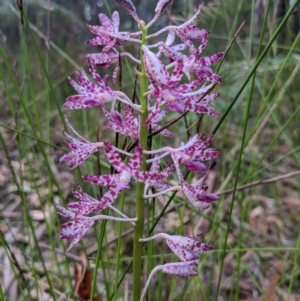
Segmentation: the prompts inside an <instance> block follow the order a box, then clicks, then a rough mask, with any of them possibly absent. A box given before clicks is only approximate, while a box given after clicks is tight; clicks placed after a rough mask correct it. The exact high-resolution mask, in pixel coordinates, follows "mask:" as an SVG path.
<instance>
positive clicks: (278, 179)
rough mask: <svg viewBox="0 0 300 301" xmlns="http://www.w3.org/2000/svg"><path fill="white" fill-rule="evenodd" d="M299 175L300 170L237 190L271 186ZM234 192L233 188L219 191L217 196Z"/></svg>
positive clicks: (259, 181) (239, 187)
mask: <svg viewBox="0 0 300 301" xmlns="http://www.w3.org/2000/svg"><path fill="white" fill-rule="evenodd" d="M298 175H300V170H298V171H294V172H290V173H287V174H285V175H282V176H278V177H274V178H271V179H268V180H258V181H255V182H252V183H248V184H245V185H242V186H238V187H237V188H236V190H243V189H247V188H251V187H254V186H257V185H263V184H270V183H273V182H278V181H281V180H284V179H287V178H291V177H293V176H298ZM233 190H234V189H233V188H231V189H227V190H223V191H218V192H217V193H216V194H217V195H222V194H227V193H231V192H233Z"/></svg>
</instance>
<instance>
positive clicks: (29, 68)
mask: <svg viewBox="0 0 300 301" xmlns="http://www.w3.org/2000/svg"><path fill="white" fill-rule="evenodd" d="M133 2H138V3H137V4H136V5H137V10H138V13H139V16H140V17H141V18H142V19H145V20H146V21H147V20H148V19H150V18H151V17H152V14H153V12H154V7H155V5H156V1H133ZM183 2H184V3H183ZM292 3H293V5H296V4H297V3H298V6H297V7H296V9H294V10H293V13H292V14H290V13H289V9H290V7H291V5H292ZM196 5H198V3H197V2H196V1H189V0H187V1H178V0H174V3H173V7H172V10H169V11H168V13H167V14H165V15H164V16H163V17H162V18H161V19H160V20H159V22H158V24H156V25H155V26H154V28H153V30H155V29H158V28H160V27H162V26H164V25H166V24H169V23H178V24H179V23H181V22H183V21H185V20H186V19H187V18H188V16H190V15H191V14H193V12H194V10H195V7H196ZM291 5H290V6H289V5H288V3H287V1H260V0H257V1H254V0H253V1H250V0H249V1H248V0H244V1H237V0H227V1H222V0H215V1H206V3H205V7H204V8H203V11H202V13H201V15H200V18H199V20H198V26H200V27H203V28H207V29H210V30H211V35H210V42H209V44H208V47H207V49H206V50H205V54H213V53H215V52H218V51H224V50H226V49H227V47H228V46H230V49H229V51H228V53H227V55H226V58H225V60H224V62H223V64H222V65H221V66H220V70H219V74H220V75H221V76H222V78H223V84H222V85H219V86H218V87H216V90H217V91H220V92H221V97H220V98H219V99H218V100H217V101H215V103H214V104H213V105H214V107H215V108H217V109H218V110H219V111H220V112H221V117H219V118H211V117H206V116H205V117H203V118H202V117H200V118H198V116H195V114H190V115H188V116H187V117H186V119H183V120H181V121H180V122H178V123H177V124H176V125H173V126H172V128H171V129H172V130H173V131H174V132H176V139H175V140H174V139H173V140H171V139H170V140H169V142H170V143H171V144H173V143H174V144H175V143H176V145H178V143H179V142H180V141H185V140H186V139H187V138H188V136H189V135H194V134H195V133H196V132H197V131H198V132H200V133H201V132H204V131H205V132H207V133H208V134H210V133H212V132H214V131H215V130H217V132H216V133H215V139H214V142H213V146H214V147H215V148H217V149H219V150H221V152H222V155H221V157H220V158H219V159H218V160H217V161H216V162H215V166H214V168H213V170H212V172H211V174H210V176H209V178H208V182H209V186H210V187H211V188H212V189H213V191H219V193H220V200H219V201H218V202H217V203H216V204H214V205H213V206H211V208H210V209H209V210H206V211H204V212H196V211H195V210H193V209H192V208H190V207H187V206H184V205H183V204H184V202H183V199H182V196H180V195H177V196H176V197H175V199H174V201H173V202H172V203H171V205H170V207H169V208H168V209H167V213H166V214H165V215H164V217H163V218H162V219H160V221H159V223H158V225H157V227H156V230H155V231H156V232H159V231H160V230H164V232H169V233H174V234H185V235H189V234H192V233H197V232H200V231H202V230H204V229H207V230H208V232H207V234H206V236H205V238H204V241H205V243H208V244H210V245H213V246H214V248H215V249H214V251H213V252H211V253H208V254H205V255H203V256H202V258H201V262H200V269H199V276H198V277H194V278H192V279H180V278H176V277H172V276H166V275H159V276H158V277H157V278H156V279H155V280H154V281H152V285H153V286H152V294H151V298H149V300H184V299H186V300H195V301H196V300H197V301H198V300H208V301H210V300H244V301H246V300H247V301H250V300H259V301H260V300H291V301H293V300H299V298H300V285H299V281H300V268H299V264H300V258H299V248H300V235H299V221H300V217H299V216H300V215H299V205H300V197H299V184H300V183H299V164H300V152H299V149H300V138H299V137H300V127H299V118H300V109H299V82H300V71H299V70H300V69H299V68H300V34H299V29H300V27H299V22H300V21H299V20H300V15H299V0H298V1H291ZM23 6H24V12H25V15H24V26H21V22H20V14H19V11H18V7H17V5H16V3H15V2H14V1H9V0H0V107H1V110H0V145H1V147H0V231H1V233H0V263H1V265H0V275H1V278H0V279H1V286H0V288H1V290H0V296H1V297H0V299H1V300H4V298H6V300H78V297H77V296H76V293H75V290H76V287H75V285H74V275H73V274H74V273H73V270H74V266H77V268H78V267H79V266H80V265H78V263H82V262H84V260H85V259H86V258H87V264H88V265H89V267H88V270H90V271H91V276H92V278H93V279H94V280H87V282H86V283H87V284H92V285H94V284H96V288H97V294H98V299H99V300H130V298H131V288H132V286H131V285H132V279H131V271H130V270H129V273H127V274H125V271H126V268H127V267H128V266H129V264H130V262H131V260H132V258H131V256H132V235H131V232H130V227H129V226H127V225H124V224H122V225H117V226H116V224H112V223H110V222H107V223H105V222H99V223H97V224H96V225H95V227H94V228H93V231H91V232H90V233H89V235H87V236H86V237H85V239H83V242H82V243H80V244H78V246H77V247H76V248H74V250H72V253H71V254H67V255H65V254H64V250H65V242H63V241H61V240H60V239H59V228H60V224H61V223H62V222H64V221H63V220H61V219H60V218H59V217H58V216H57V214H56V212H55V208H54V206H53V203H54V202H59V203H61V204H66V203H67V202H68V201H70V200H71V199H72V194H71V193H70V189H71V188H72V187H74V183H75V180H76V179H79V180H80V175H81V173H90V174H93V173H96V172H97V171H98V169H99V168H100V166H101V169H102V172H106V170H105V168H106V167H107V166H105V164H104V163H103V162H101V164H100V165H99V164H98V163H99V162H100V161H99V160H97V158H96V157H95V158H92V159H91V160H89V161H88V162H87V163H85V164H84V165H83V166H82V167H80V168H77V169H76V170H75V171H74V172H70V171H69V169H68V168H67V166H66V165H64V164H59V158H60V157H61V156H62V155H63V154H64V153H65V152H66V149H65V146H64V143H63V140H64V137H63V135H62V128H63V127H64V120H63V114H64V113H65V112H64V111H63V110H62V108H61V105H62V103H63V102H64V101H65V98H66V97H67V96H69V95H71V94H73V93H74V91H73V90H72V88H71V87H70V86H69V84H68V82H67V77H68V76H73V74H74V72H75V71H76V70H78V69H79V68H81V67H85V59H84V55H85V54H86V53H91V52H97V51H100V48H98V49H97V47H92V46H87V45H86V41H87V40H89V39H90V38H92V34H91V33H90V32H89V31H88V29H87V27H86V24H85V23H89V24H98V21H97V14H98V13H100V12H102V13H105V14H108V15H110V14H111V12H112V11H113V10H115V8H116V7H115V3H114V1H101V0H99V1H94V0H93V1H91V0H90V1H86V0H82V1H59V0H56V1H54V0H52V1H50V0H49V1H48V0H44V1H33V0H32V1H29V0H28V1H26V0H24V3H23ZM267 11H268V13H267ZM120 14H121V20H122V29H123V30H129V29H130V28H135V26H136V25H135V24H133V23H132V20H131V19H130V18H129V17H128V16H127V15H126V14H125V13H123V12H120ZM288 15H290V17H289V18H287V16H288ZM244 21H246V23H245V24H244V25H243V26H242V28H241V30H240V31H238V28H239V27H240V25H242V23H243V22H244ZM285 21H287V22H285ZM236 33H238V34H237V35H236ZM129 67H130V65H129V64H128V63H127V64H124V66H123V89H124V90H125V91H128V92H129V94H132V88H133V87H132V85H131V82H132V79H133V77H134V74H133V73H132V70H130V68H129ZM217 67H218V66H214V69H215V70H216V69H217ZM101 72H103V71H101ZM250 75H252V77H251V78H250ZM66 114H67V116H68V118H69V120H70V121H71V123H72V124H73V125H74V127H75V128H76V130H78V132H79V133H81V134H84V135H85V137H87V138H89V139H90V140H91V141H96V140H103V139H104V138H105V139H111V141H113V139H114V137H112V136H111V133H110V132H109V131H107V130H105V129H103V127H102V124H103V119H102V117H101V116H102V114H101V112H100V110H97V109H96V110H95V109H94V110H81V111H80V112H79V111H78V112H74V111H72V112H71V111H68V112H66ZM222 117H224V119H223V118H222ZM156 143H159V139H158V140H157V141H156ZM99 156H100V158H101V154H99ZM103 164H104V165H103ZM190 180H192V179H190ZM256 181H259V183H257V182H256ZM246 184H250V185H248V187H243V185H246ZM251 184H252V185H251ZM82 185H83V186H84V183H82ZM84 188H85V190H86V191H87V192H90V193H91V194H93V195H94V196H95V197H96V196H99V194H100V192H99V191H97V190H96V189H95V187H90V186H87V187H85V186H84ZM239 188H240V189H239ZM228 189H229V191H227V193H222V192H224V190H228ZM166 201H167V199H164V200H162V199H158V200H156V201H155V202H149V203H148V204H147V209H148V216H149V219H148V223H147V226H146V229H147V230H149V229H150V228H151V225H152V224H153V220H154V217H155V216H156V215H157V214H158V213H159V212H160V211H161V210H162V208H163V206H164V204H165V203H166ZM116 204H118V207H119V208H122V207H123V208H124V211H125V212H127V213H128V215H130V216H131V215H132V212H133V210H134V198H133V197H132V195H130V193H128V194H127V195H126V196H125V198H124V202H123V201H122V200H119V202H116ZM182 205H183V206H182ZM105 229H106V230H105ZM104 230H105V231H104ZM104 233H105V235H104ZM97 250H98V251H101V252H98V255H100V256H99V258H100V261H99V262H98V263H99V268H98V269H95V258H96V254H97ZM83 254H84V255H83ZM82 258H84V259H82ZM172 258H173V259H174V261H175V260H176V259H175V257H174V256H173V255H172V254H171V253H170V251H169V249H168V248H166V246H165V244H163V243H161V244H151V243H150V244H148V245H147V249H145V261H144V262H145V266H144V272H145V277H146V273H147V271H149V270H151V268H152V267H153V266H155V265H157V264H159V263H164V262H166V260H167V261H170V259H172ZM95 276H96V277H95ZM119 285H120V287H119V289H118V293H115V291H116V289H117V287H118V286H119ZM87 290H88V288H87Z"/></svg>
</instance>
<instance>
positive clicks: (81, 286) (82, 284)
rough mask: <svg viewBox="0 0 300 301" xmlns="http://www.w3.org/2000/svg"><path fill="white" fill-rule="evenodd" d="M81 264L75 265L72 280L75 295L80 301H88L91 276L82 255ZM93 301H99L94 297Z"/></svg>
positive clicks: (90, 291)
mask: <svg viewBox="0 0 300 301" xmlns="http://www.w3.org/2000/svg"><path fill="white" fill-rule="evenodd" d="M80 257H81V258H82V263H75V267H74V280H75V293H76V294H77V295H78V297H79V298H80V300H81V301H89V300H90V298H91V293H92V276H91V273H90V271H89V269H88V267H87V260H86V257H85V256H84V254H81V256H80ZM94 301H100V299H99V298H98V297H94Z"/></svg>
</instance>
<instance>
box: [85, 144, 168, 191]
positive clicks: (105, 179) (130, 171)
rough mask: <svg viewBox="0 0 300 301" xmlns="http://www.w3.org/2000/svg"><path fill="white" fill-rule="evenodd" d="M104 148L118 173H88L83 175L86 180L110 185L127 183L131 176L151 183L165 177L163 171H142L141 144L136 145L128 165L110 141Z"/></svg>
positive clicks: (100, 184)
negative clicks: (98, 174)
mask: <svg viewBox="0 0 300 301" xmlns="http://www.w3.org/2000/svg"><path fill="white" fill-rule="evenodd" d="M104 150H105V153H106V156H107V159H108V161H109V163H110V164H111V166H112V167H113V168H115V169H116V171H117V172H118V173H115V174H108V175H100V176H93V175H86V176H84V177H83V178H84V179H85V180H86V181H88V182H90V183H94V184H97V185H99V186H108V185H112V184H113V183H118V184H119V185H127V184H128V183H129V182H130V180H131V178H134V179H135V180H136V181H139V182H143V183H145V184H148V185H151V184H155V183H157V182H159V181H162V180H163V179H164V178H165V174H163V173H159V172H151V171H140V168H141V166H142V160H143V150H142V147H141V145H138V146H137V147H136V149H135V152H134V154H133V156H132V157H131V158H130V159H129V162H128V164H127V165H125V163H124V162H123V161H122V159H121V157H120V155H119V154H118V153H117V152H116V150H115V149H114V148H113V147H112V145H111V144H110V143H109V142H104Z"/></svg>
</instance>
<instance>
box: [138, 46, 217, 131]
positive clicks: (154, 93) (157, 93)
mask: <svg viewBox="0 0 300 301" xmlns="http://www.w3.org/2000/svg"><path fill="white" fill-rule="evenodd" d="M142 48H143V50H144V53H145V55H144V63H145V69H146V72H147V75H148V76H149V80H150V82H151V83H152V85H153V89H152V90H151V92H150V95H151V97H155V98H156V104H155V106H154V107H153V108H152V109H151V112H150V114H149V116H148V119H147V121H146V125H149V124H152V123H154V122H156V121H157V115H158V114H159V113H160V111H161V107H162V106H163V105H166V107H167V109H168V110H172V111H177V112H179V113H182V112H184V110H188V111H191V112H195V113H202V114H208V115H219V113H218V112H217V111H216V110H215V109H214V108H212V107H210V106H209V104H210V102H212V101H213V100H215V99H216V98H217V97H218V96H219V93H212V94H208V95H205V94H206V93H207V92H208V91H209V90H210V89H211V87H212V86H203V87H201V88H200V89H198V90H196V91H194V90H195V89H196V88H197V87H198V86H199V84H200V83H202V82H203V80H204V77H201V76H200V77H198V78H197V79H195V80H193V81H190V82H189V83H186V84H181V85H178V84H179V82H180V80H181V78H182V76H183V67H184V65H183V61H182V60H179V61H177V64H176V66H175V69H174V71H173V73H172V75H171V76H170V75H169V72H168V71H167V68H166V67H165V65H164V64H163V63H162V62H161V60H160V59H159V58H158V57H157V56H156V55H155V54H154V53H153V52H151V51H150V50H149V49H148V48H147V47H146V46H142ZM201 98H202V99H201ZM200 99H201V101H200V102H199V100H200Z"/></svg>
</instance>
